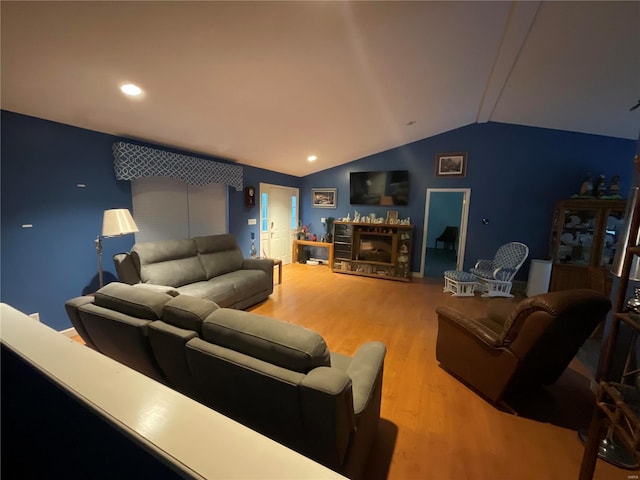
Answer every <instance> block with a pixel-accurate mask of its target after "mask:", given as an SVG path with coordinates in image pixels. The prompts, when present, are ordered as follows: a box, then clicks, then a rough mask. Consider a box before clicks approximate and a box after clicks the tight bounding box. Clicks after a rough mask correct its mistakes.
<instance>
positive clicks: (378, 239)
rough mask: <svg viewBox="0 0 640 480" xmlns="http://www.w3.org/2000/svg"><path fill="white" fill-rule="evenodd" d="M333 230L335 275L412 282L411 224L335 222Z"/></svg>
mask: <svg viewBox="0 0 640 480" xmlns="http://www.w3.org/2000/svg"><path fill="white" fill-rule="evenodd" d="M333 228H334V230H333V251H334V254H333V262H332V264H331V269H332V270H333V271H334V272H337V273H346V274H350V275H361V276H364V277H377V278H387V279H389V280H398V281H403V282H410V281H411V242H412V239H413V226H412V225H402V224H390V223H367V222H345V221H336V222H334V225H333Z"/></svg>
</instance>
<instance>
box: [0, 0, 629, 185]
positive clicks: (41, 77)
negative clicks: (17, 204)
mask: <svg viewBox="0 0 640 480" xmlns="http://www.w3.org/2000/svg"><path fill="white" fill-rule="evenodd" d="M1 19H2V32H1V35H2V37H1V40H2V44H1V47H2V57H1V60H2V72H1V74H2V85H1V86H2V90H1V98H2V108H3V109H5V110H9V111H13V112H18V113H23V114H27V115H33V116H36V117H41V118H45V119H49V120H54V121H57V122H62V123H66V124H70V125H76V126H79V127H84V128H89V129H92V130H97V131H100V132H106V133H110V134H115V135H122V136H126V137H131V138H138V139H142V140H146V141H149V142H154V143H159V144H164V145H170V146H174V147H179V148H182V149H186V150H189V151H193V152H197V153H203V154H208V155H213V156H219V157H222V158H228V159H231V160H234V161H238V162H241V163H244V164H247V165H252V166H256V167H261V168H266V169H269V170H274V171H278V172H283V173H289V174H293V175H298V176H303V175H307V174H310V173H313V172H316V171H320V170H324V169H326V168H330V167H332V166H335V165H339V164H342V163H345V162H349V161H352V160H355V159H358V158H361V157H363V156H366V155H370V154H373V153H377V152H380V151H383V150H386V149H389V148H393V147H396V146H399V145H403V144H406V143H408V142H411V141H415V140H419V139H422V138H425V137H430V136H432V135H436V134H438V133H442V132H445V131H447V130H451V129H454V128H457V127H461V126H464V125H468V124H470V123H474V122H486V121H496V122H505V123H515V124H522V125H531V126H539V127H547V128H555V129H562V130H570V131H577V132H586V133H593V134H600V135H609V136H614V137H621V138H629V139H637V138H638V133H639V130H640V109H638V110H636V111H633V112H630V111H629V109H630V108H631V107H633V106H634V105H635V104H636V102H637V101H638V99H639V98H640V35H638V24H640V2H637V1H636V2H514V3H511V2H255V3H254V2H180V1H174V2H60V3H59V2H8V1H2V3H1ZM127 81H130V82H135V83H137V84H139V85H140V86H141V87H142V88H143V89H144V94H143V95H142V96H141V98H137V99H131V98H125V97H124V96H123V95H122V94H121V93H120V91H119V90H118V86H119V85H120V84H122V83H124V82H127ZM410 122H415V123H412V124H409V123H410ZM452 147H453V146H452ZM310 154H315V155H317V156H318V160H317V161H316V162H314V163H309V162H307V161H306V157H307V156H308V155H310Z"/></svg>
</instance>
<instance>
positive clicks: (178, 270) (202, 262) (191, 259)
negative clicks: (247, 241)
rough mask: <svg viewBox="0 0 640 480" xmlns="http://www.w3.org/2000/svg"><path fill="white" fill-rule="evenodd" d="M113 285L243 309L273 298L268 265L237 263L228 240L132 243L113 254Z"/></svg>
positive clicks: (260, 261) (262, 261)
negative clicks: (115, 281) (116, 282)
mask: <svg viewBox="0 0 640 480" xmlns="http://www.w3.org/2000/svg"><path fill="white" fill-rule="evenodd" d="M113 260H114V262H115V265H116V272H117V273H118V280H119V281H120V282H123V283H128V284H129V285H134V284H142V285H144V286H146V287H148V288H150V289H155V290H158V291H168V290H175V291H177V292H179V293H182V294H186V295H191V296H194V297H199V298H205V299H207V300H211V301H213V302H216V303H217V304H218V305H219V306H221V307H228V308H236V309H245V308H247V307H250V306H251V305H254V304H256V303H258V302H261V301H263V300H265V299H267V298H268V297H269V295H271V294H272V293H273V260H272V259H255V258H243V255H242V252H241V250H240V247H239V246H238V243H237V242H236V239H235V237H234V236H233V235H229V234H225V235H209V236H206V237H195V238H187V239H184V240H168V241H157V242H141V243H136V244H135V245H134V246H133V248H132V249H131V252H130V253H119V254H116V255H114V257H113Z"/></svg>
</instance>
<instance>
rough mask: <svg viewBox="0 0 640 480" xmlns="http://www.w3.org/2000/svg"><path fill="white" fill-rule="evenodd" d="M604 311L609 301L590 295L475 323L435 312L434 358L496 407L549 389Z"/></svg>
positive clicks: (555, 299) (550, 298)
mask: <svg viewBox="0 0 640 480" xmlns="http://www.w3.org/2000/svg"><path fill="white" fill-rule="evenodd" d="M610 309H611V302H610V301H609V299H608V298H607V297H606V296H604V295H602V294H601V293H598V292H596V291H594V290H564V291H559V292H552V293H545V294H542V295H537V296H535V297H531V298H527V299H525V300H523V301H522V302H520V303H519V304H518V305H517V306H516V308H515V309H514V310H513V311H511V313H510V314H508V315H504V313H502V314H500V313H499V312H496V311H488V312H487V314H486V315H485V316H484V317H483V318H480V319H469V318H467V317H466V316H465V315H464V314H462V313H460V312H459V311H457V310H454V309H452V308H449V307H441V308H437V309H436V312H437V313H438V339H437V342H436V358H437V359H438V361H439V362H440V364H441V366H442V367H444V368H445V369H446V370H447V371H449V372H450V373H452V374H454V375H455V376H456V377H458V378H459V379H460V380H462V381H463V382H464V383H466V384H468V385H469V386H471V387H472V388H474V389H475V390H476V391H477V392H479V393H480V394H481V395H483V396H485V397H486V398H487V399H489V400H490V401H492V402H494V403H497V402H499V401H500V400H502V398H503V396H504V394H505V393H506V392H507V391H510V390H512V389H516V388H518V387H523V386H528V385H540V384H543V385H550V384H552V383H555V381H556V380H557V379H558V378H559V377H560V375H561V374H562V372H564V370H565V368H567V366H568V365H569V362H570V361H571V359H572V358H573V357H574V356H575V355H576V353H577V352H578V349H579V348H580V347H581V346H582V344H583V343H584V342H585V340H586V339H587V338H588V337H589V335H590V334H591V333H592V332H593V331H594V329H595V328H596V327H597V326H598V324H599V323H600V322H601V321H603V320H604V318H605V316H606V315H607V312H608V311H609V310H610ZM503 311H504V310H503Z"/></svg>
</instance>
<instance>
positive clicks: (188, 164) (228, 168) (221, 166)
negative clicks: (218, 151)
mask: <svg viewBox="0 0 640 480" xmlns="http://www.w3.org/2000/svg"><path fill="white" fill-rule="evenodd" d="M113 156H114V159H115V161H114V169H115V171H116V178H117V179H118V180H131V179H133V178H140V177H173V178H179V179H180V180H182V181H183V182H186V183H189V184H191V185H206V184H208V183H225V184H227V185H230V186H232V187H235V189H236V190H237V191H240V190H242V167H239V166H237V165H231V164H228V163H219V162H213V161H210V160H204V159H202V158H196V157H190V156H188V155H181V154H179V153H173V152H167V151H165V150H158V149H155V148H149V147H143V146H142V145H134V144H133V143H126V142H116V143H114V144H113Z"/></svg>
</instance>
